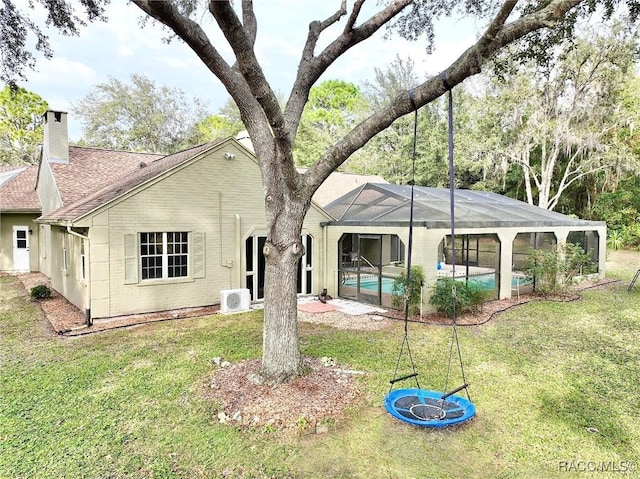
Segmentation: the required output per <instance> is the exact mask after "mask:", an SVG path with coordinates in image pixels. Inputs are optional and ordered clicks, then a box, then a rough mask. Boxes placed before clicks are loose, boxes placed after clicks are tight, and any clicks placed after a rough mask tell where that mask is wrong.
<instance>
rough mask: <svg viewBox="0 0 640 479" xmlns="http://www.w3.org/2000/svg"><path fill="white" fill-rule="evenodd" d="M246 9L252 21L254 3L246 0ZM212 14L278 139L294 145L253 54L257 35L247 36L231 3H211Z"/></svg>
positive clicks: (276, 99) (244, 3) (213, 1)
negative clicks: (249, 10) (250, 10)
mask: <svg viewBox="0 0 640 479" xmlns="http://www.w3.org/2000/svg"><path fill="white" fill-rule="evenodd" d="M243 7H245V8H246V9H247V10H245V14H246V15H247V16H249V17H251V16H252V12H251V14H249V12H248V9H251V1H248V0H245V1H244V2H243ZM209 11H210V12H211V14H212V15H213V17H214V18H215V19H216V22H217V23H218V26H219V27H220V29H221V30H222V33H223V34H224V36H225V38H226V39H227V41H228V42H229V45H230V46H231V48H232V49H233V53H234V54H235V56H236V59H237V61H238V67H239V69H240V73H241V74H242V76H243V77H244V78H245V80H246V82H247V85H248V86H249V89H250V90H251V93H252V95H253V96H254V97H255V99H256V100H257V101H258V103H259V104H260V106H261V107H262V110H263V111H264V113H265V115H266V117H267V120H268V121H269V125H271V128H272V130H273V133H274V135H275V136H276V138H277V139H278V140H279V141H285V142H288V143H289V144H291V143H292V141H291V139H290V138H289V136H288V134H287V132H286V131H285V129H284V117H283V115H282V110H281V109H280V105H279V104H278V98H277V97H276V95H275V93H274V92H273V90H272V89H271V86H270V85H269V82H268V81H267V79H266V78H265V76H264V72H263V71H262V68H261V67H260V64H259V63H258V59H257V58H256V56H255V53H254V51H253V43H252V37H253V36H254V35H252V34H249V35H248V34H247V32H246V31H245V29H244V27H243V25H242V23H240V20H239V19H238V17H237V15H236V13H235V12H234V11H233V8H232V7H231V4H230V3H229V2H228V1H219V0H211V1H210V2H209Z"/></svg>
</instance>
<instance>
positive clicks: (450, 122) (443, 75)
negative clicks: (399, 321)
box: [389, 72, 471, 401]
mask: <svg viewBox="0 0 640 479" xmlns="http://www.w3.org/2000/svg"><path fill="white" fill-rule="evenodd" d="M440 77H441V78H442V83H443V85H444V86H445V88H446V89H447V92H448V103H449V104H448V117H449V118H448V133H449V138H448V140H449V141H448V143H449V203H450V216H451V264H452V271H451V272H452V278H453V280H452V282H451V285H452V286H451V297H452V301H453V317H452V338H451V346H450V348H449V361H448V365H447V374H446V377H445V385H444V389H443V391H447V389H448V387H449V378H450V376H451V368H452V364H453V357H454V351H455V352H457V357H458V361H459V363H460V371H461V374H462V383H463V384H462V386H460V387H458V388H456V389H454V390H452V391H449V392H445V393H444V394H443V395H442V397H441V398H440V400H441V401H444V400H445V399H446V398H447V397H449V396H451V395H452V394H455V393H456V392H458V391H461V390H462V389H464V390H465V392H466V395H467V398H468V399H469V401H471V397H470V395H469V390H468V386H469V385H468V383H467V380H466V375H465V372H464V364H463V362H462V351H461V349H460V341H459V339H458V329H457V296H456V284H455V278H456V255H455V237H456V236H455V235H456V233H455V191H454V190H455V181H454V179H455V178H454V175H455V170H454V166H453V92H452V90H451V86H450V85H449V83H448V81H447V75H446V72H442V73H441V74H440ZM409 101H410V102H411V106H413V111H414V120H413V151H412V159H411V160H412V165H411V182H410V185H411V199H410V203H409V205H410V208H409V243H408V245H407V246H408V247H407V249H408V253H407V276H406V278H407V280H406V287H405V304H404V338H403V340H402V344H401V346H400V352H399V354H398V360H397V361H396V366H395V370H394V372H393V379H391V381H389V382H390V384H391V387H390V388H389V392H391V389H393V385H394V384H395V383H396V382H399V381H404V380H405V379H410V378H415V382H416V387H417V388H418V389H420V384H419V382H418V372H417V369H416V365H415V362H414V360H413V355H412V354H411V348H410V346H409V307H410V303H409V296H410V292H411V289H410V285H411V256H412V251H413V206H414V186H415V175H416V152H417V139H418V108H417V106H416V104H415V101H414V96H413V89H411V90H409ZM454 346H455V348H454ZM405 348H406V350H407V354H408V356H409V361H410V362H411V369H412V372H411V373H410V374H407V375H405V376H401V377H397V374H398V369H399V367H400V360H401V359H402V354H403V352H404V350H405Z"/></svg>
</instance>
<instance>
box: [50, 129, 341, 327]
mask: <svg viewBox="0 0 640 479" xmlns="http://www.w3.org/2000/svg"><path fill="white" fill-rule="evenodd" d="M55 167H56V166H55V163H53V169H55ZM48 169H49V165H45V166H44V167H43V168H42V169H41V175H40V178H39V183H38V191H39V193H40V195H41V197H42V199H43V215H42V217H41V218H40V219H39V220H38V221H39V223H40V230H41V235H40V237H41V241H40V263H41V264H42V271H43V272H44V273H45V274H47V276H49V277H50V278H51V283H52V286H53V288H54V289H56V290H57V291H58V292H60V293H61V294H62V295H63V296H65V297H66V298H67V299H69V301H70V302H71V303H73V304H74V305H76V306H77V307H78V308H80V309H81V310H82V311H84V313H85V315H86V317H87V319H94V318H107V317H114V316H120V315H128V314H137V313H147V312H157V311H165V310H173V309H180V308H190V307H200V306H209V305H214V304H219V303H221V300H222V295H223V294H224V291H228V290H238V289H246V290H248V292H249V295H250V299H251V301H254V302H255V301H260V300H261V299H262V298H263V286H264V261H263V260H262V258H263V256H262V245H263V244H264V240H265V239H266V236H267V230H266V221H265V212H264V198H263V188H262V180H261V176H260V170H259V167H258V164H257V162H256V159H255V157H254V156H253V154H252V153H251V152H250V151H249V150H248V149H246V148H245V147H244V146H243V145H242V144H240V143H239V142H238V141H236V140H235V139H232V138H229V139H225V140H221V141H218V142H214V143H211V144H207V145H201V146H199V147H195V148H192V149H190V150H186V151H183V152H180V153H177V154H175V155H170V156H167V157H163V158H157V159H153V160H152V161H149V162H140V163H139V164H138V165H137V167H136V169H135V170H132V171H130V172H129V174H128V175H127V176H125V177H123V178H120V179H118V180H116V181H114V182H113V183H112V184H110V185H106V186H104V187H103V188H100V189H98V190H96V191H94V192H92V193H89V194H87V195H85V196H84V197H82V198H80V199H79V200H77V201H75V202H70V203H66V202H59V203H56V196H57V192H56V190H55V186H56V182H55V181H53V179H54V178H55V172H53V173H50V172H49V171H48ZM63 196H64V195H63ZM47 199H48V200H47ZM47 201H48V203H47ZM60 203H62V204H60ZM44 204H46V206H44ZM328 219H330V217H329V216H328V215H326V214H324V212H323V211H322V210H321V208H319V207H317V206H316V205H312V207H311V209H310V211H309V213H308V215H307V217H306V220H305V224H304V230H303V237H302V240H303V242H304V244H305V246H306V249H307V252H306V254H305V256H304V258H303V260H302V261H301V263H300V275H299V277H300V278H299V284H298V291H299V293H300V294H311V293H315V294H317V292H318V291H319V290H321V289H322V288H323V287H324V285H323V283H324V276H325V271H324V269H323V267H322V265H323V260H322V258H323V256H324V252H323V251H322V247H323V244H324V242H323V241H322V239H323V234H324V228H323V227H322V226H321V224H322V223H323V222H326V221H327V220H328Z"/></svg>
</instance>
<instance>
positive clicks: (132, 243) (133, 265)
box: [124, 234, 138, 284]
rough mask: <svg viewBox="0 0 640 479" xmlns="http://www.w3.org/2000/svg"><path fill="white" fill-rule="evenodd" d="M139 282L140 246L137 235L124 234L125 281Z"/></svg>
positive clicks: (130, 282)
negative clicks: (138, 245) (138, 246)
mask: <svg viewBox="0 0 640 479" xmlns="http://www.w3.org/2000/svg"><path fill="white" fill-rule="evenodd" d="M137 282H138V248H137V242H136V235H134V234H130V235H124V283H125V284H134V283H137Z"/></svg>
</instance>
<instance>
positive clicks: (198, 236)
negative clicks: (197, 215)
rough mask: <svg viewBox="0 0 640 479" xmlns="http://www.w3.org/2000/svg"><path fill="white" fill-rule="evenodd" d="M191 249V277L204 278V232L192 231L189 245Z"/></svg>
mask: <svg viewBox="0 0 640 479" xmlns="http://www.w3.org/2000/svg"><path fill="white" fill-rule="evenodd" d="M191 251H192V252H193V277H194V278H204V276H205V267H204V266H205V264H204V254H205V244H204V233H203V232H198V233H193V245H192V247H191Z"/></svg>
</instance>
